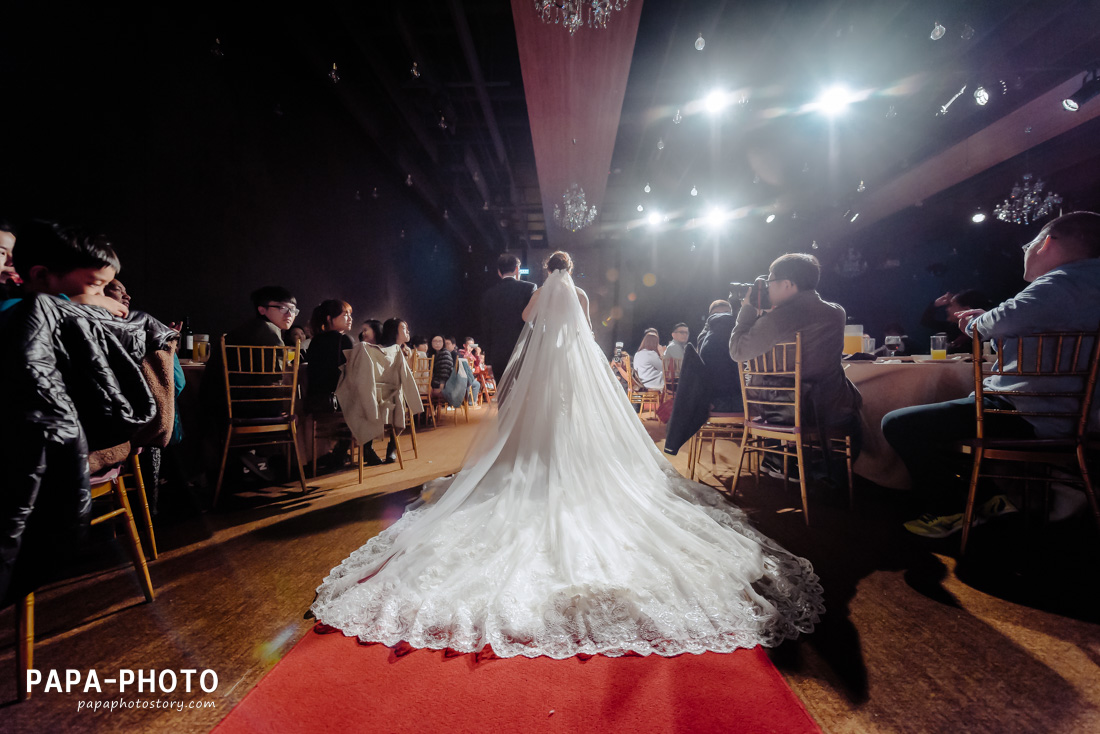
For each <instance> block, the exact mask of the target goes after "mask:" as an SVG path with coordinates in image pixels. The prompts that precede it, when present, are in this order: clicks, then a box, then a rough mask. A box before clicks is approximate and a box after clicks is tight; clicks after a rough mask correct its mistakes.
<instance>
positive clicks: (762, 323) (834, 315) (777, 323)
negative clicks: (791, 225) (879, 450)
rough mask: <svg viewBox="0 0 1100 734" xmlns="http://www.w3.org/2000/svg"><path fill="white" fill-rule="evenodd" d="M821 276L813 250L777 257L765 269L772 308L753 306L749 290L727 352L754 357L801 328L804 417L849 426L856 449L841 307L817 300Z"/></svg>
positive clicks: (857, 402)
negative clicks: (809, 252)
mask: <svg viewBox="0 0 1100 734" xmlns="http://www.w3.org/2000/svg"><path fill="white" fill-rule="evenodd" d="M820 279H821V264H820V263H819V262H818V261H817V258H816V257H814V256H813V255H807V254H803V253H788V254H786V255H783V256H781V257H779V258H777V259H776V260H775V262H773V263H772V264H771V267H770V268H769V272H768V298H769V300H770V301H771V308H770V310H766V311H765V310H761V309H758V308H756V306H755V305H754V304H753V302H752V300H751V295H752V294H751V293H749V294H746V295H745V298H744V300H742V301H741V310H740V311H739V312H738V314H737V324H736V325H735V326H734V327H733V334H732V335H731V336H730V357H732V358H733V360H734V361H735V362H744V361H745V360H748V359H752V358H753V357H759V356H760V355H761V354H764V353H765V352H767V351H768V350H770V349H771V348H772V347H774V346H775V345H776V344H779V343H782V342H793V341H794V339H795V334H796V333H797V332H801V333H802V389H803V395H802V398H803V406H804V411H803V416H802V418H803V421H804V422H805V423H806V424H808V425H809V426H816V425H819V424H821V425H824V426H826V427H830V428H838V429H843V430H846V431H848V432H849V433H850V434H851V435H852V444H853V449H854V450H855V451H856V452H857V453H858V451H859V445H860V436H861V431H860V415H859V409H860V406H861V405H862V403H863V401H862V398H861V397H860V394H859V390H857V389H856V386H855V385H853V384H852V383H851V381H849V380H848V378H847V377H845V376H844V365H843V364H842V363H841V357H842V355H843V352H844V321H845V313H844V308H843V307H841V306H840V305H839V304H836V303H829V302H828V301H823V300H821V296H819V295H818V293H817V284H818V281H819V280H820Z"/></svg>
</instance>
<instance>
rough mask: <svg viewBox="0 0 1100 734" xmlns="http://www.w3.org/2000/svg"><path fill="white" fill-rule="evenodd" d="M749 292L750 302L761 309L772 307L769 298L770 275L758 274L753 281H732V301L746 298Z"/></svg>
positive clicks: (732, 302) (736, 301) (738, 301)
mask: <svg viewBox="0 0 1100 734" xmlns="http://www.w3.org/2000/svg"><path fill="white" fill-rule="evenodd" d="M746 294H748V296H749V302H750V303H752V305H753V306H755V307H756V308H758V309H760V310H761V311H764V310H767V309H769V308H771V307H772V303H771V300H770V299H769V298H768V276H766V275H758V276H756V280H755V281H753V282H752V283H730V303H731V304H736V303H740V302H741V301H742V300H744V298H745V295H746ZM736 308H737V307H736V306H735V307H734V312H735V313H736Z"/></svg>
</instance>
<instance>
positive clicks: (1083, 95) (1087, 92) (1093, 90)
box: [1062, 69, 1100, 112]
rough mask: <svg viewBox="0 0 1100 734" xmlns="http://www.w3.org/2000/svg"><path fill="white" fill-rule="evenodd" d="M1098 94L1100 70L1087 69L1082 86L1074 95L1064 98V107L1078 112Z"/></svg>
mask: <svg viewBox="0 0 1100 734" xmlns="http://www.w3.org/2000/svg"><path fill="white" fill-rule="evenodd" d="M1098 95H1100V72H1098V71H1097V70H1095V69H1094V70H1092V71H1086V72H1085V79H1084V81H1082V82H1081V88H1080V89H1078V90H1077V92H1076V93H1075V94H1073V95H1072V96H1070V97H1066V98H1065V99H1063V100H1062V108H1063V109H1065V110H1067V111H1069V112H1076V111H1077V110H1078V109H1080V107H1081V105H1083V104H1085V103H1086V102H1088V101H1089V100H1091V99H1093V98H1094V97H1096V96H1098Z"/></svg>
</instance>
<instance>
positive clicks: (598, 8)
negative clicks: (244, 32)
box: [535, 0, 630, 35]
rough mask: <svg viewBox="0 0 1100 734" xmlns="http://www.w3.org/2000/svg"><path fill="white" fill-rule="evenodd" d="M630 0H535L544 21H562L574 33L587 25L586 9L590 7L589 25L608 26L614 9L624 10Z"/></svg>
mask: <svg viewBox="0 0 1100 734" xmlns="http://www.w3.org/2000/svg"><path fill="white" fill-rule="evenodd" d="M628 2H630V0H535V12H536V13H538V14H539V17H540V18H542V22H543V23H554V24H555V25H556V24H558V23H560V24H561V25H563V26H565V29H566V30H567V31H569V35H573V33H575V32H576V30H577V29H578V28H580V27H581V26H582V25H585V19H584V15H585V13H584V11H585V9H586V8H587V9H588V27H589V28H606V27H607V21H608V19H609V18H610V17H611V11H612V10H622V9H623V8H625V7H626V4H627V3H628Z"/></svg>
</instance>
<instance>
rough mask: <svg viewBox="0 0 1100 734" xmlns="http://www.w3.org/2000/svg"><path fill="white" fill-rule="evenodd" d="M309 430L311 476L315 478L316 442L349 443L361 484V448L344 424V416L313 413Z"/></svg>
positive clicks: (337, 413)
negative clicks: (319, 440)
mask: <svg viewBox="0 0 1100 734" xmlns="http://www.w3.org/2000/svg"><path fill="white" fill-rule="evenodd" d="M309 424H310V430H309V455H310V461H311V463H312V465H313V476H314V477H316V476H317V440H318V439H321V440H329V441H350V442H351V450H352V452H353V453H354V455H355V456H356V464H357V466H358V468H359V483H360V484H362V483H363V447H362V446H360V445H359V442H358V441H356V440H355V436H353V435H352V433H351V429H350V428H348V424H347V423H345V422H344V414H343V413H341V412H340V411H336V412H334V413H320V412H314V413H311V414H310V421H309Z"/></svg>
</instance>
